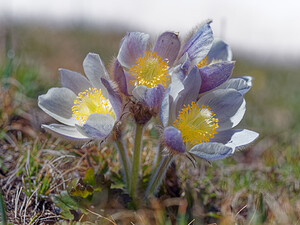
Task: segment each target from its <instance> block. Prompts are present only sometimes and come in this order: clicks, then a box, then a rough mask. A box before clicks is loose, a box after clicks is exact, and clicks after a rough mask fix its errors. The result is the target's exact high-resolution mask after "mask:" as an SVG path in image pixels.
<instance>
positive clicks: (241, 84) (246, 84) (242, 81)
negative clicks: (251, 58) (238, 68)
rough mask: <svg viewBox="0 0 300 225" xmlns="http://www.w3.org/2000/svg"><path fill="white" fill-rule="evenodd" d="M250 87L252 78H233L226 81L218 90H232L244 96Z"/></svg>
mask: <svg viewBox="0 0 300 225" xmlns="http://www.w3.org/2000/svg"><path fill="white" fill-rule="evenodd" d="M251 87H252V77H250V76H243V77H234V78H230V79H229V80H227V81H226V82H225V83H223V84H222V85H220V86H219V87H218V89H226V88H233V89H235V90H237V91H238V92H240V93H241V94H242V95H244V94H246V93H247V92H248V91H249V90H250V88H251Z"/></svg>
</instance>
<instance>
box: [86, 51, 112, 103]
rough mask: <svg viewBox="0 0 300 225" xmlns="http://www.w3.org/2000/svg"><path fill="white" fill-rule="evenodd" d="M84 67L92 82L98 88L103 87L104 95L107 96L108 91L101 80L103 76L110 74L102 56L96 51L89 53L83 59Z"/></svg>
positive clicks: (106, 76)
mask: <svg viewBox="0 0 300 225" xmlns="http://www.w3.org/2000/svg"><path fill="white" fill-rule="evenodd" d="M83 69H84V73H85V75H86V76H87V78H88V79H89V81H90V82H91V84H92V85H93V86H94V87H95V88H97V89H98V90H99V89H101V93H102V95H103V96H104V97H105V98H107V91H106V89H105V88H104V86H103V84H102V82H101V78H102V77H104V78H109V76H108V73H107V71H106V69H105V67H104V64H103V62H102V60H101V58H100V56H99V55H98V54H95V53H89V54H87V56H86V57H85V59H84V61H83Z"/></svg>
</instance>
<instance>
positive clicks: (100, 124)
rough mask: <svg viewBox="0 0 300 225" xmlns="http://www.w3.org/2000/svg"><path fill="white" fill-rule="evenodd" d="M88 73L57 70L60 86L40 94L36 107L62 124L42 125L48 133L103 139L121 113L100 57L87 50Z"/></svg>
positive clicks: (86, 71) (119, 103)
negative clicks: (59, 76)
mask: <svg viewBox="0 0 300 225" xmlns="http://www.w3.org/2000/svg"><path fill="white" fill-rule="evenodd" d="M83 68H84V72H85V74H86V76H87V78H86V77H84V76H83V75H81V74H79V73H77V72H73V71H70V70H66V69H60V70H59V72H60V75H61V84H62V87H61V88H51V89H50V90H49V91H48V92H47V93H46V94H44V95H41V96H39V98H38V105H39V107H40V108H41V109H42V110H43V111H44V112H46V113H47V114H49V115H50V116H52V117H53V118H54V119H56V120H57V121H59V122H61V123H62V124H50V125H45V124H43V125H42V127H43V128H45V129H46V130H47V131H49V132H50V133H53V134H56V135H58V136H61V137H63V138H65V139H68V140H72V141H79V142H86V141H89V140H93V139H96V140H103V139H105V138H106V137H107V136H108V135H109V134H110V133H111V131H112V129H113V127H114V124H115V122H116V121H117V120H118V119H119V118H120V116H121V110H122V103H121V97H120V96H119V94H118V92H116V91H115V88H114V87H113V85H112V82H111V81H110V80H109V77H108V73H107V71H106V69H105V67H104V65H103V63H102V61H101V59H100V56H99V55H97V54H94V53H89V54H88V55H87V56H86V58H85V59H84V61H83Z"/></svg>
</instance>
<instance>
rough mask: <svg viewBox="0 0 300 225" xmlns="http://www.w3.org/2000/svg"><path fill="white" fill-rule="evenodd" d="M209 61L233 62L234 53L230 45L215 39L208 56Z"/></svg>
mask: <svg viewBox="0 0 300 225" xmlns="http://www.w3.org/2000/svg"><path fill="white" fill-rule="evenodd" d="M207 58H208V59H209V61H213V60H216V61H218V60H222V61H231V60H232V51H231V48H230V47H229V45H228V44H226V43H225V42H224V41H222V40H220V39H215V40H214V41H213V45H212V46H211V49H210V51H209V53H208V54H207Z"/></svg>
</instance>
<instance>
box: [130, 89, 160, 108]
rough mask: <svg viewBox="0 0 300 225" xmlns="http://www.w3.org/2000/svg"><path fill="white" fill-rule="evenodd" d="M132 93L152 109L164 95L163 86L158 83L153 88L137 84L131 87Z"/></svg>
mask: <svg viewBox="0 0 300 225" xmlns="http://www.w3.org/2000/svg"><path fill="white" fill-rule="evenodd" d="M132 95H133V96H134V97H135V98H136V99H137V100H138V101H140V102H143V103H144V104H146V105H147V106H148V107H150V108H152V109H158V108H159V106H160V105H161V102H162V99H163V96H164V87H163V86H162V85H160V84H158V85H156V86H155V87H153V88H148V87H146V86H144V85H139V86H137V87H136V88H134V89H133V91H132Z"/></svg>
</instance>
